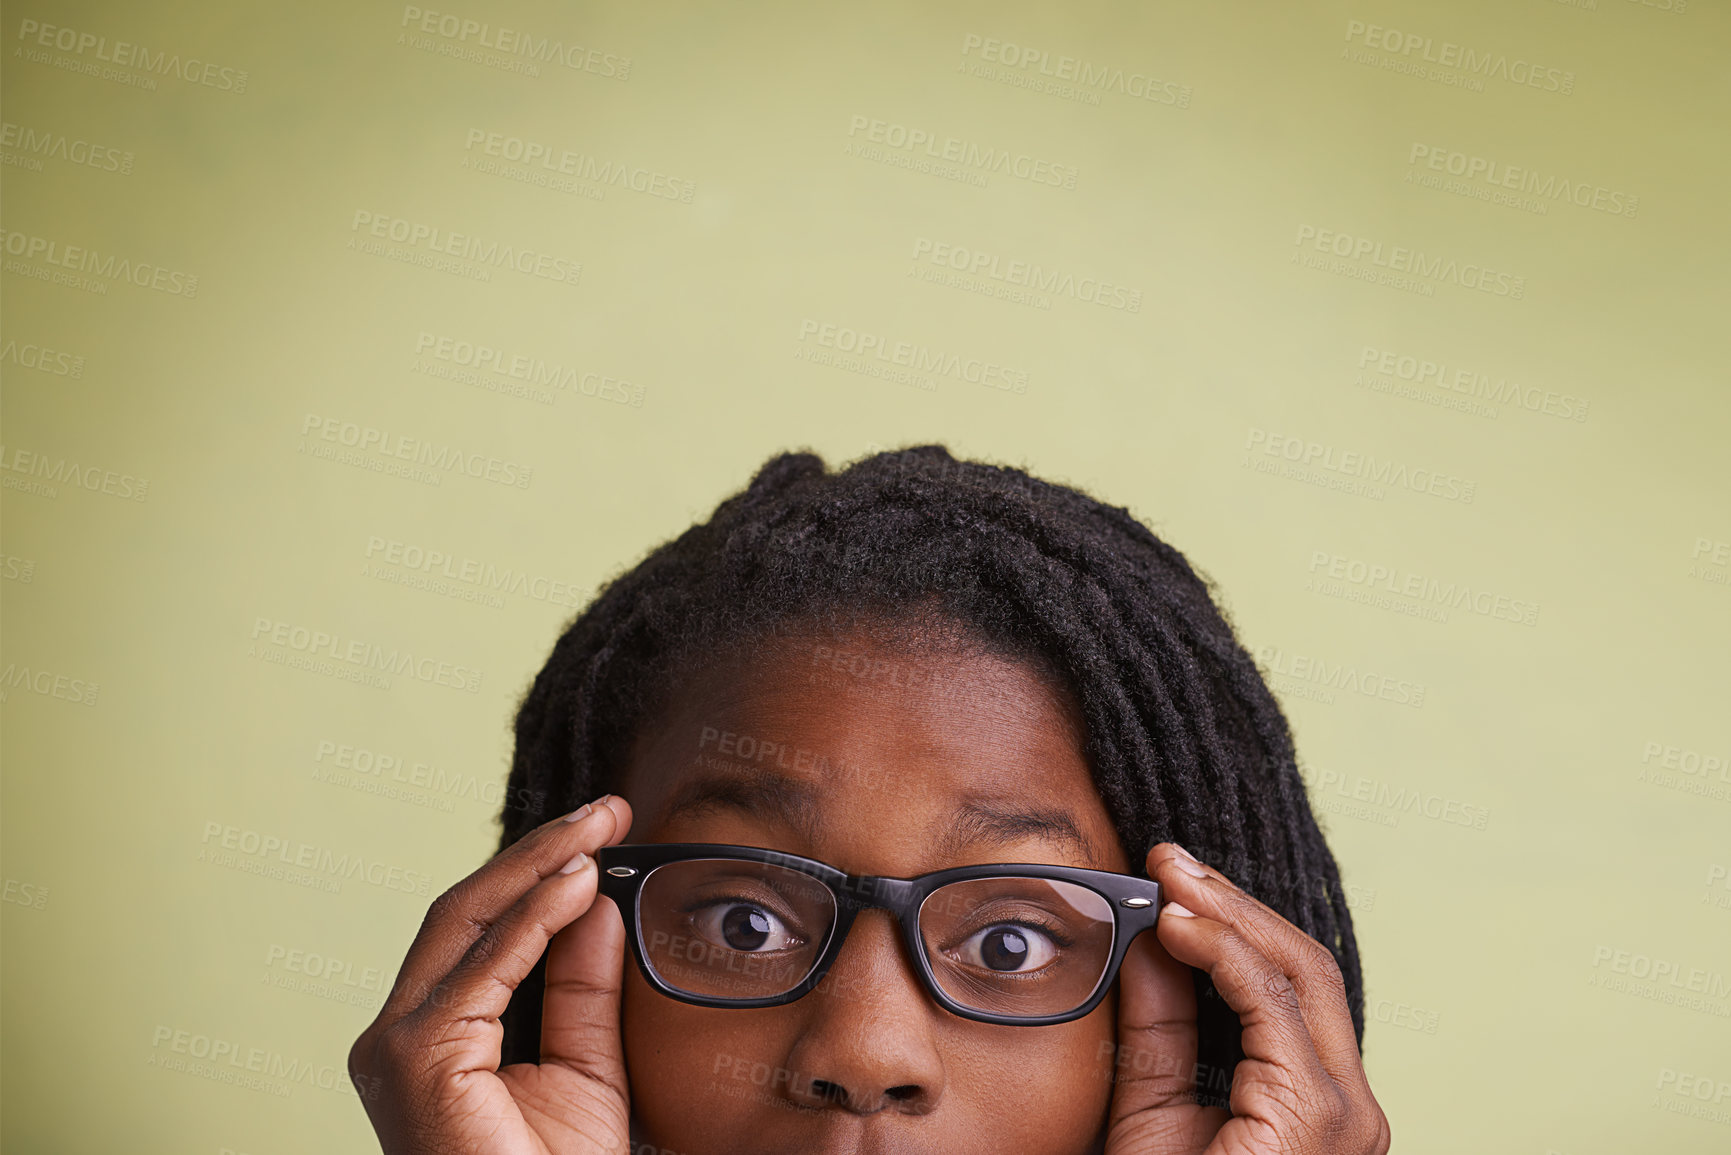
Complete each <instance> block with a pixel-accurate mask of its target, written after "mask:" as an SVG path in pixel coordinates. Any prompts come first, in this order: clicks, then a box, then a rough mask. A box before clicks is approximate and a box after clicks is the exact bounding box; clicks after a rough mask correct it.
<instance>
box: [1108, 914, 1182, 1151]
mask: <svg viewBox="0 0 1731 1155" xmlns="http://www.w3.org/2000/svg"><path fill="white" fill-rule="evenodd" d="M1195 1068H1196V990H1195V987H1194V985H1193V984H1192V983H1191V981H1190V968H1188V967H1186V966H1185V965H1184V964H1183V963H1181V962H1179V961H1178V960H1177V959H1175V958H1173V957H1172V956H1171V955H1170V954H1168V953H1166V948H1165V947H1164V946H1162V945H1160V940H1159V939H1157V938H1155V937H1154V933H1153V930H1152V929H1150V930H1147V931H1144V932H1143V933H1141V934H1139V935H1137V936H1136V939H1135V941H1134V942H1132V943H1131V944H1130V948H1129V950H1127V951H1126V952H1125V954H1124V963H1123V965H1122V966H1121V967H1119V969H1118V1056H1117V1078H1116V1080H1115V1085H1116V1088H1117V1089H1116V1091H1114V1093H1113V1096H1112V1119H1113V1122H1114V1123H1116V1122H1117V1121H1118V1120H1119V1119H1120V1118H1121V1117H1124V1116H1127V1115H1131V1114H1135V1113H1136V1112H1139V1111H1146V1110H1150V1109H1153V1108H1164V1107H1172V1106H1177V1105H1180V1104H1184V1103H1187V1102H1189V1096H1190V1090H1191V1081H1192V1076H1193V1074H1194V1071H1195Z"/></svg>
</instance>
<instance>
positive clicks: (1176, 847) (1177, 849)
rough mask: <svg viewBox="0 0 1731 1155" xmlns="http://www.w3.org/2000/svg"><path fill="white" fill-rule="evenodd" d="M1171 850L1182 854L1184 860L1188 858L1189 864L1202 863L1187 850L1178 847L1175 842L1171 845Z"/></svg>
mask: <svg viewBox="0 0 1731 1155" xmlns="http://www.w3.org/2000/svg"><path fill="white" fill-rule="evenodd" d="M1172 849H1173V850H1176V851H1177V852H1178V853H1179V854H1182V855H1183V856H1184V857H1185V858H1188V859H1189V860H1190V861H1191V862H1200V861H1202V860H1201V859H1199V858H1197V857H1196V856H1195V855H1194V854H1191V853H1190V852H1189V851H1188V850H1185V849H1184V848H1183V847H1182V846H1180V845H1178V844H1177V843H1176V842H1174V843H1173V844H1172Z"/></svg>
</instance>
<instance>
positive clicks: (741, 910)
mask: <svg viewBox="0 0 1731 1155" xmlns="http://www.w3.org/2000/svg"><path fill="white" fill-rule="evenodd" d="M691 922H692V925H693V926H694V927H695V928H696V929H697V932H698V933H699V934H701V935H703V937H704V938H706V939H708V940H709V941H710V942H713V943H716V944H718V945H722V946H726V947H727V948H728V949H730V950H737V951H766V950H787V949H789V948H792V947H797V946H802V945H804V942H805V940H804V939H803V938H801V937H800V936H799V935H797V934H795V933H794V932H793V931H792V930H790V929H789V928H788V926H787V924H786V923H784V922H783V921H782V920H781V919H780V918H778V917H776V916H775V915H774V914H772V913H770V912H769V911H767V910H765V909H764V908H763V907H761V906H758V905H757V904H756V903H750V902H717V903H715V904H713V905H711V906H706V907H704V908H703V909H702V910H700V911H698V912H697V915H696V917H694V918H693V919H692V920H691Z"/></svg>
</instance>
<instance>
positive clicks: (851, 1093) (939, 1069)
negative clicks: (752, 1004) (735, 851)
mask: <svg viewBox="0 0 1731 1155" xmlns="http://www.w3.org/2000/svg"><path fill="white" fill-rule="evenodd" d="M800 1004H805V1006H806V1007H808V1008H809V1009H808V1010H807V1012H806V1019H805V1022H804V1023H803V1025H802V1027H801V1030H800V1034H799V1037H798V1040H797V1041H796V1042H795V1043H794V1046H793V1049H792V1051H791V1052H790V1053H789V1055H788V1067H789V1069H790V1070H791V1071H793V1072H794V1075H795V1077H794V1078H793V1079H791V1080H789V1082H788V1083H787V1085H786V1086H787V1089H786V1094H787V1095H788V1097H789V1098H792V1099H793V1100H795V1101H796V1102H798V1103H800V1104H801V1105H802V1106H807V1107H829V1108H833V1109H836V1110H842V1111H846V1112H848V1113H850V1114H854V1115H876V1114H878V1113H880V1112H886V1111H887V1112H892V1113H896V1114H904V1115H924V1114H927V1113H929V1112H931V1111H932V1110H934V1109H936V1107H937V1105H938V1102H939V1101H940V1100H941V1099H942V1098H943V1093H944V1063H943V1057H942V1055H941V1054H940V1053H939V1050H938V1046H937V1039H936V1038H935V1037H934V1034H933V1026H934V1016H936V1015H941V1014H943V1013H944V1012H943V1011H942V1010H941V1009H940V1008H939V1007H938V1006H937V1004H936V1003H934V1002H932V1000H931V998H930V996H929V995H927V994H926V990H925V987H924V986H922V985H921V983H920V979H919V976H918V975H917V974H915V973H914V971H913V970H912V968H911V960H909V959H907V958H906V957H905V955H904V953H903V944H902V941H901V936H900V935H899V934H898V933H897V930H896V925H895V920H894V919H893V918H892V917H891V916H890V915H889V914H888V912H886V911H882V910H866V911H862V912H860V914H859V917H858V918H857V919H856V920H855V922H854V925H853V929H852V930H851V931H850V932H849V934H848V939H847V942H846V943H845V944H844V945H843V946H842V950H841V954H840V955H839V956H837V958H836V960H835V964H834V965H833V966H831V967H830V970H829V973H828V974H827V975H825V976H824V979H823V981H822V982H821V983H820V984H818V986H817V988H816V989H815V990H813V991H812V992H811V994H809V995H807V996H806V997H805V998H804V999H802V1000H800V1003H796V1004H794V1005H795V1006H799V1005H800Z"/></svg>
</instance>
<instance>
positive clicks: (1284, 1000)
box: [1258, 968, 1299, 1017]
mask: <svg viewBox="0 0 1731 1155" xmlns="http://www.w3.org/2000/svg"><path fill="white" fill-rule="evenodd" d="M1258 985H1259V986H1260V987H1261V989H1262V995H1263V998H1264V999H1266V1000H1267V1002H1268V1003H1269V1004H1270V1005H1271V1006H1272V1007H1273V1009H1275V1010H1277V1011H1279V1012H1280V1013H1281V1014H1282V1015H1284V1016H1288V1017H1290V1016H1294V1015H1297V1014H1299V1004H1298V992H1297V991H1296V990H1294V989H1293V986H1292V980H1291V979H1289V978H1287V977H1286V976H1285V975H1283V974H1281V973H1280V972H1279V971H1278V970H1275V969H1273V968H1270V969H1268V970H1266V971H1264V972H1263V973H1262V975H1261V977H1260V979H1259V982H1258Z"/></svg>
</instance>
